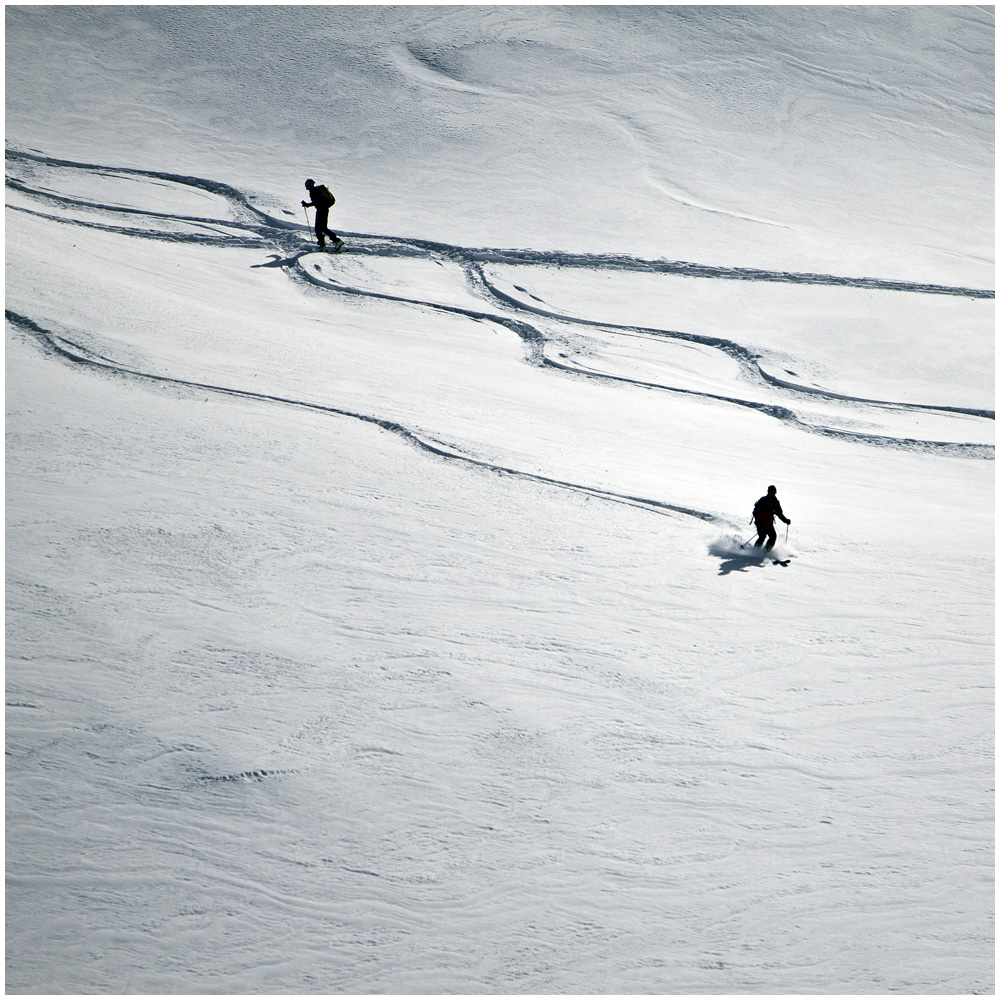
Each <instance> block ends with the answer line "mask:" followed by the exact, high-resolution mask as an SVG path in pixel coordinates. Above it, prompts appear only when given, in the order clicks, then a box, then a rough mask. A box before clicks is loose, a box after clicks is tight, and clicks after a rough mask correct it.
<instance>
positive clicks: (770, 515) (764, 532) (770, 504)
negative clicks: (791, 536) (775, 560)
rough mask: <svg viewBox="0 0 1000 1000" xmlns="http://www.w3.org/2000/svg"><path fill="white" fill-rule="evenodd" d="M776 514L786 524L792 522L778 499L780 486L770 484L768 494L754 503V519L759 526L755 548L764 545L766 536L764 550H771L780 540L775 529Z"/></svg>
mask: <svg viewBox="0 0 1000 1000" xmlns="http://www.w3.org/2000/svg"><path fill="white" fill-rule="evenodd" d="M775 516H777V517H780V518H781V520H782V521H784V522H785V524H791V523H792V522H791V519H790V518H787V517H785V512H784V511H783V510H782V509H781V503H780V502H779V501H778V488H777V487H776V486H768V488H767V493H766V495H764V496H762V497H761V498H760V499H759V500H758V501H757V502H756V503H755V504H754V505H753V521H754V524H755V525H756V527H757V541H756V542H754V548H755V549H759V548H760V547H761V546H762V545H764V539H765V538H766V539H767V545H764V551H765V552H770V551H771V549H773V548H774V543H775V542H776V541H777V540H778V533H777V532H776V531H775V530H774V518H775Z"/></svg>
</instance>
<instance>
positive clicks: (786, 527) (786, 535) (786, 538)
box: [785, 524, 789, 545]
mask: <svg viewBox="0 0 1000 1000" xmlns="http://www.w3.org/2000/svg"><path fill="white" fill-rule="evenodd" d="M788 528H789V526H788V525H787V524H786V525H785V544H786V545H787V544H788Z"/></svg>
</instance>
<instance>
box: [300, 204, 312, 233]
mask: <svg viewBox="0 0 1000 1000" xmlns="http://www.w3.org/2000/svg"><path fill="white" fill-rule="evenodd" d="M302 214H303V215H304V216H305V217H306V229H311V228H312V226H310V225H309V209H308V208H306V206H305V205H303V206H302Z"/></svg>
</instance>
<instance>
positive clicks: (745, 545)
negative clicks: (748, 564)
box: [740, 535, 753, 549]
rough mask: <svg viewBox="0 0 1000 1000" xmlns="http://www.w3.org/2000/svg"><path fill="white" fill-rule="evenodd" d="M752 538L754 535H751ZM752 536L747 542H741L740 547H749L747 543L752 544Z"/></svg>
mask: <svg viewBox="0 0 1000 1000" xmlns="http://www.w3.org/2000/svg"><path fill="white" fill-rule="evenodd" d="M750 538H753V535H751V536H750ZM750 538H748V539H747V540H746V541H745V542H741V543H740V548H741V549H745V548H746V547H747V545H749V544H750Z"/></svg>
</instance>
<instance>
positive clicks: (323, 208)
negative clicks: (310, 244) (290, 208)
mask: <svg viewBox="0 0 1000 1000" xmlns="http://www.w3.org/2000/svg"><path fill="white" fill-rule="evenodd" d="M306 190H307V191H308V192H309V196H310V197H311V198H312V201H304V202H302V207H303V208H309V207H310V206H312V207H313V208H315V209H316V241H317V243H319V248H320V250H322V249H324V248H325V247H326V238H327V236H329V237H330V239H332V240H333V249H334V250H339V249H340V248H341V247H342V246H343V245H344V241H343V240H342V239H341V238H340V237H339V236H338V235H337V234H336V233H331V232H330V230H329V229H327V227H326V224H327V220H328V219H329V216H330V209H331V208H332V207H333V203H334V201H335V200H336V199H335V198H334V197H333V195H332V194H330V189H329V188H328V187H327V186H326V185H325V184H317V183H316V182H315V181H314V180H313V179H312V178H311V177H310V178H309V180H307V181H306Z"/></svg>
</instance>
